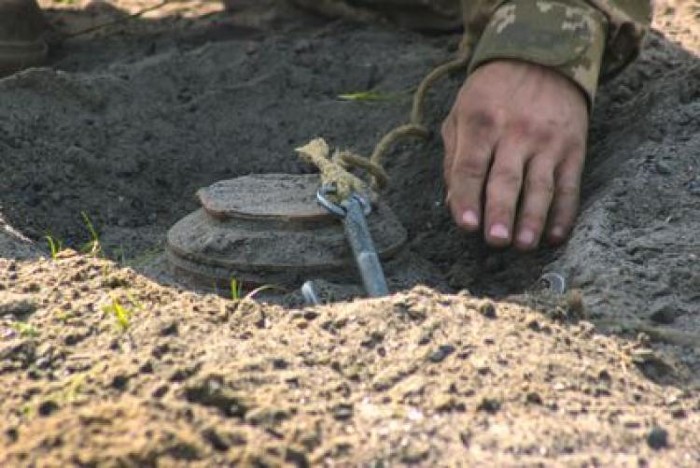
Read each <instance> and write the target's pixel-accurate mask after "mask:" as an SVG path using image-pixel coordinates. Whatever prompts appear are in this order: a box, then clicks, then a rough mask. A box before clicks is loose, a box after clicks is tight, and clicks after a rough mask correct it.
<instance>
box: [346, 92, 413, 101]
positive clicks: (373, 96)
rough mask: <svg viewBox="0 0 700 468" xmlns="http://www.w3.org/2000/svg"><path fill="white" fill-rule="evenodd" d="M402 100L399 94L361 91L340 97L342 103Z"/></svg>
mask: <svg viewBox="0 0 700 468" xmlns="http://www.w3.org/2000/svg"><path fill="white" fill-rule="evenodd" d="M400 98H401V95H399V94H389V93H379V92H377V91H360V92H357V93H347V94H341V95H339V96H338V99H340V100H342V101H352V102H381V101H395V100H397V99H400Z"/></svg>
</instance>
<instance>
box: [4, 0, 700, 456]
mask: <svg viewBox="0 0 700 468" xmlns="http://www.w3.org/2000/svg"><path fill="white" fill-rule="evenodd" d="M248 3H250V2H248ZM252 3H255V2H252ZM676 3H677V4H678V5H676V7H677V8H676V9H663V8H662V9H661V10H660V11H663V12H664V14H663V15H660V16H659V18H657V25H661V26H663V25H666V26H665V27H664V32H665V34H667V35H668V37H665V36H663V35H662V34H661V33H659V32H655V33H654V34H653V35H652V36H651V38H650V40H649V41H648V45H647V47H646V49H645V51H644V53H643V56H642V58H641V59H640V60H639V61H638V62H637V63H636V64H635V65H633V66H632V67H630V68H629V69H628V70H627V71H626V72H625V73H624V74H623V75H622V76H620V77H619V78H617V79H616V80H614V81H613V82H611V83H609V84H607V85H606V86H604V87H603V89H602V90H601V92H600V95H599V98H598V102H597V104H596V109H595V114H594V116H593V127H592V131H591V147H590V151H589V153H590V154H589V158H588V166H587V173H586V176H585V183H586V187H585V190H584V200H583V209H582V213H581V216H580V220H579V224H578V226H577V228H576V230H575V232H574V234H573V236H572V239H571V241H570V242H569V243H568V244H567V245H566V246H564V247H563V248H561V249H558V250H551V249H542V250H540V251H539V252H537V253H535V254H531V255H526V256H523V255H520V254H516V253H514V252H510V251H494V250H491V249H488V248H486V247H485V246H484V245H483V243H482V242H481V241H480V240H479V239H478V238H473V237H469V236H465V235H464V234H463V233H461V232H459V231H458V230H457V229H456V228H454V226H453V223H452V221H451V220H450V217H449V214H448V213H447V210H446V209H445V208H444V206H443V189H444V187H443V184H442V181H441V154H442V148H441V144H440V142H439V139H438V138H432V139H430V140H429V141H427V142H415V143H414V142H411V143H406V144H401V145H399V146H397V147H396V148H395V149H394V150H393V151H392V153H391V155H390V156H389V158H388V167H387V169H388V172H389V173H390V174H391V176H392V179H393V180H392V185H391V188H390V190H389V191H388V192H387V193H386V195H385V200H386V201H387V202H388V203H389V204H390V205H391V207H392V209H393V211H394V212H395V213H396V214H397V215H398V216H399V218H400V219H401V221H402V223H403V224H404V225H405V226H406V228H407V229H408V231H409V238H410V240H409V248H408V250H407V251H406V252H405V253H404V255H403V256H402V257H401V260H400V261H401V262H403V263H402V264H401V266H400V267H398V268H396V270H397V271H401V272H404V273H406V272H410V275H408V276H409V277H410V278H414V280H413V281H403V280H402V281H400V282H397V281H396V280H397V278H392V279H393V280H395V281H394V283H393V284H397V285H398V284H401V286H402V287H401V288H397V289H401V290H398V291H397V294H396V295H394V296H392V297H390V298H387V299H383V300H375V301H356V302H349V303H340V304H333V305H328V306H325V307H318V308H283V307H278V306H273V305H264V304H258V303H255V302H253V301H251V300H243V301H240V300H228V299H225V298H222V297H218V296H213V295H206V294H201V293H198V292H196V291H188V290H185V289H184V288H183V287H182V286H178V285H177V284H174V283H173V278H171V277H169V276H168V274H167V272H166V271H165V270H164V269H163V259H162V252H163V241H164V239H165V234H166V232H167V230H168V229H169V228H170V226H171V225H172V224H173V223H174V222H175V221H177V220H178V219H180V218H181V217H183V216H184V215H186V214H188V213H189V212H191V211H192V210H194V209H195V208H196V201H195V199H194V197H193V194H194V193H195V192H196V190H197V189H198V188H200V187H204V186H208V185H210V184H212V183H213V182H216V181H219V180H223V179H231V178H234V177H237V176H241V175H247V174H254V173H272V172H275V173H278V172H286V173H291V174H301V173H307V172H310V170H311V169H310V168H309V167H307V166H305V165H304V164H302V163H301V162H299V161H298V159H297V158H296V156H295V155H294V154H293V148H295V147H296V146H299V145H300V144H303V143H305V142H307V141H308V140H310V139H311V138H314V137H316V136H319V135H320V136H323V137H325V138H327V139H328V140H329V141H330V142H331V143H332V144H334V145H337V146H339V147H352V148H353V149H355V150H358V151H362V152H367V151H369V150H370V149H371V148H372V146H373V145H374V142H375V141H376V139H377V138H378V137H379V136H380V135H381V134H383V133H384V132H385V131H386V130H388V129H390V128H391V127H393V126H394V125H396V124H397V123H400V122H402V121H404V120H405V118H406V115H407V112H408V110H409V107H410V91H411V90H412V89H413V87H414V86H415V85H416V83H417V82H418V81H419V80H420V78H421V77H422V76H423V75H424V74H425V73H426V72H427V71H429V70H430V69H431V68H432V67H433V66H434V65H436V64H437V63H440V62H442V61H444V60H445V59H447V58H448V57H449V56H450V51H451V50H453V49H454V47H455V44H456V41H457V38H454V37H434V38H426V37H423V36H419V35H416V34H412V33H408V32H400V31H392V30H386V29H380V28H376V27H370V26H361V25H351V24H345V23H332V24H330V25H328V24H323V23H320V22H319V21H318V20H317V19H314V18H311V17H307V16H304V15H303V14H301V13H299V12H295V11H293V10H288V9H284V8H282V9H280V10H277V9H274V8H272V7H271V6H270V5H268V4H267V3H265V5H267V6H269V7H270V8H269V9H267V10H265V9H264V8H262V7H261V6H260V5H262V4H260V5H257V6H253V7H250V8H251V9H246V8H247V7H246V8H243V7H242V9H241V10H240V11H237V12H236V15H234V17H233V19H231V18H230V17H229V16H227V15H224V14H220V13H216V14H212V15H209V16H207V17H200V18H195V19H188V18H182V17H174V16H169V17H162V18H159V17H157V16H153V17H150V16H149V17H148V18H142V19H137V20H132V21H131V22H129V23H119V25H117V26H114V27H112V28H107V29H104V30H100V31H99V32H98V33H97V34H95V35H93V36H91V37H90V38H89V39H81V38H79V37H78V38H76V39H74V40H71V41H68V42H66V43H65V44H64V45H63V48H62V49H61V50H59V51H58V52H57V53H56V54H55V56H54V58H53V60H54V62H53V64H52V65H53V68H44V69H33V70H28V71H25V72H23V73H20V74H17V75H15V76H12V77H9V78H7V79H4V80H0V102H2V106H0V163H1V164H0V414H1V415H2V417H0V429H1V430H2V432H1V433H0V437H4V441H3V443H4V444H5V445H4V447H5V449H3V450H0V465H3V466H5V465H7V466H15V465H32V464H35V465H57V466H64V465H69V464H74V465H95V464H97V465H103V464H104V465H110V464H115V465H128V466H154V465H156V464H158V463H165V464H169V465H170V464H172V465H188V466H189V465H197V464H201V465H202V466H211V465H226V464H233V463H248V464H253V463H255V464H259V465H276V464H282V463H287V464H294V465H298V466H304V465H307V464H310V463H315V464H321V463H325V464H380V463H381V464H384V463H392V464H393V463H406V464H411V463H413V464H423V465H435V464H445V465H448V464H455V463H460V462H462V463H465V462H466V463H468V464H487V463H488V464H494V461H495V464H498V465H512V464H518V465H523V464H535V463H548V462H558V463H570V464H574V463H575V464H592V465H596V464H602V465H620V464H640V465H643V464H646V463H652V464H665V465H672V466H690V465H695V464H700V450H698V447H700V440H698V435H697V431H696V428H697V426H698V423H699V422H700V421H699V420H700V399H699V398H698V392H697V389H698V384H700V378H699V377H698V376H700V354H699V352H700V344H699V343H700V269H698V267H697V265H698V256H699V255H700V238H698V236H697V232H698V230H700V218H699V217H698V215H697V213H698V212H699V209H700V172H699V168H700V91H699V90H700V60H699V59H698V58H697V56H696V55H694V53H697V49H693V47H694V46H693V44H695V43H694V42H693V40H694V39H693V38H694V37H696V36H694V35H693V34H695V33H694V31H695V28H694V27H693V25H694V24H697V23H693V22H692V21H694V19H693V16H692V15H694V14H696V13H697V12H694V10H693V6H692V2H676ZM669 4H670V3H669ZM117 5H122V6H125V5H126V6H128V5H131V7H132V8H136V7H137V6H138V5H139V3H138V2H132V3H130V2H121V3H117ZM183 5H188V8H189V7H192V4H184V3H183ZM197 5H199V4H197ZM674 5H675V4H674ZM171 8H180V7H173V6H171ZM181 8H183V10H182V11H180V10H178V11H180V12H185V6H182V7H181ZM192 8H193V9H192V11H189V10H188V11H189V13H187V14H184V16H187V15H188V14H191V13H193V12H196V11H197V9H196V8H195V7H192ZM197 8H202V9H204V10H206V9H208V8H211V5H209V4H207V5H204V4H202V5H200V6H199V7H197ZM200 11H203V10H200ZM206 11H207V12H209V10H206ZM125 14H126V13H125V12H124V11H119V10H114V9H104V8H102V7H99V5H98V6H95V5H92V6H91V7H90V8H87V9H85V10H74V11H54V12H52V13H51V15H50V17H51V18H52V19H53V20H54V22H56V23H58V20H59V19H60V20H61V21H63V22H64V23H63V24H62V27H67V28H68V27H75V25H76V24H79V25H80V27H84V26H85V25H89V24H91V22H93V21H94V18H102V17H103V16H107V17H113V18H117V19H119V18H124V16H125ZM679 18H680V19H681V21H680V22H679ZM280 25H283V27H281V26H280ZM668 25H674V26H673V27H671V26H668ZM669 39H672V40H673V41H676V43H673V42H671V41H670V40H669ZM679 44H680V45H679ZM684 47H685V48H684ZM462 79H463V77H462V76H453V77H450V78H449V79H448V80H446V82H444V83H441V84H440V86H438V87H437V88H436V89H435V90H434V91H433V92H432V93H431V95H430V99H429V103H428V114H429V115H430V116H431V119H432V122H431V125H432V127H433V128H437V126H438V124H439V122H440V120H441V119H442V117H443V115H444V114H445V112H446V109H448V108H449V104H450V102H451V100H452V99H453V96H454V93H455V91H456V90H457V88H458V87H459V85H460V83H461V80H462ZM366 90H375V91H378V92H380V93H384V94H385V95H386V97H387V99H386V100H380V101H377V102H362V101H354V102H353V101H350V102H347V101H343V100H341V99H339V98H338V96H339V95H341V94H345V93H353V92H359V91H366ZM416 194H420V196H416ZM87 220H89V222H88V221H87ZM90 223H91V224H94V226H95V227H96V228H97V231H98V232H99V240H100V243H101V245H102V247H103V250H102V253H103V254H104V255H105V256H106V257H107V258H109V259H111V260H108V259H106V258H95V256H94V255H79V254H76V253H75V252H73V251H72V250H65V251H63V252H61V253H60V254H59V255H58V256H57V257H56V258H55V259H48V258H46V257H48V256H49V255H48V252H47V250H46V249H45V248H44V245H45V236H51V237H52V239H53V240H54V242H60V243H61V244H63V245H65V246H67V247H72V248H74V249H79V248H80V247H82V246H83V245H84V244H85V243H87V242H89V241H90V240H91V237H90V236H91V233H90V232H89V229H88V226H86V224H90ZM92 240H94V239H92ZM42 255H43V257H44V258H41V257H42ZM545 271H555V272H559V273H561V274H563V275H564V276H566V278H567V279H568V280H569V283H570V284H571V285H572V287H573V288H576V291H573V292H571V293H569V295H568V296H565V297H552V296H549V295H547V294H546V293H543V292H533V288H532V287H533V285H534V284H535V283H536V282H537V279H538V278H539V276H540V274H541V273H542V272H545ZM397 276H398V274H397ZM404 276H406V275H404ZM425 278H430V280H429V281H426V280H425ZM422 282H426V283H428V284H429V285H430V286H432V287H434V288H436V290H431V289H428V288H426V287H425V286H420V287H418V288H416V289H412V290H411V286H416V285H418V284H419V283H422ZM404 286H405V288H404ZM348 291H354V289H353V288H348ZM437 291H439V292H437ZM459 291H461V292H459ZM458 292H459V293H458ZM346 293H347V291H346ZM340 296H341V297H343V295H342V294H341V295H340ZM477 296H479V297H484V296H488V297H490V298H491V299H479V298H477ZM492 300H493V302H492ZM499 300H503V301H502V302H499ZM590 322H593V323H595V325H593V324H592V323H590Z"/></svg>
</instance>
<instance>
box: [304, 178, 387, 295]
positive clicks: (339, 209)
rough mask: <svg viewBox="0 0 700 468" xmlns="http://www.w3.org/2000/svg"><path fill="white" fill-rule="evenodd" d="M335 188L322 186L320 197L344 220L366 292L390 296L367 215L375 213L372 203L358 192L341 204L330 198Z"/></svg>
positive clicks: (331, 210)
mask: <svg viewBox="0 0 700 468" xmlns="http://www.w3.org/2000/svg"><path fill="white" fill-rule="evenodd" d="M333 191H334V189H333V187H328V186H324V187H321V189H320V190H319V191H318V194H317V200H318V202H319V204H321V205H322V206H323V207H325V208H326V209H327V210H328V211H329V212H331V213H332V214H334V215H336V216H338V217H339V218H341V219H342V220H343V226H344V228H345V237H346V238H347V239H348V243H349V244H350V248H351V249H352V253H353V256H354V257H355V263H356V264H357V268H358V270H359V271H360V276H361V277H362V283H363V284H364V287H365V291H367V294H368V295H369V296H370V297H382V296H387V295H389V287H388V286H387V282H386V277H385V276H384V270H383V269H382V263H381V261H380V259H379V254H377V249H376V248H375V246H374V241H373V240H372V234H371V233H370V230H369V226H368V224H367V215H369V214H370V213H371V212H372V205H371V204H370V203H369V202H368V201H366V200H365V199H364V198H363V197H362V196H361V195H359V194H356V193H355V194H353V195H351V196H350V198H348V199H347V200H345V201H343V202H342V203H341V204H340V205H338V204H336V203H333V202H331V201H330V200H328V198H327V197H326V195H328V194H329V193H333Z"/></svg>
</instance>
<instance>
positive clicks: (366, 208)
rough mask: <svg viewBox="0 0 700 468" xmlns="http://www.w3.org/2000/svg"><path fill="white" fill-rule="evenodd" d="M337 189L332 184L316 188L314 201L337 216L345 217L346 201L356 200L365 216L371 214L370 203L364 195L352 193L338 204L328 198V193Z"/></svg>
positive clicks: (335, 191) (346, 211) (331, 193)
mask: <svg viewBox="0 0 700 468" xmlns="http://www.w3.org/2000/svg"><path fill="white" fill-rule="evenodd" d="M337 191H338V189H337V188H336V187H335V186H334V185H330V184H326V185H323V186H321V188H320V189H318V192H316V201H317V202H318V204H319V205H321V206H322V207H324V208H325V209H326V210H328V212H330V213H331V214H334V215H335V216H337V217H339V218H345V216H347V214H348V203H349V201H350V199H352V200H356V201H357V202H359V203H360V205H361V206H362V211H363V212H364V213H365V216H369V215H370V214H372V204H371V203H370V202H369V201H367V199H366V198H365V197H363V196H361V195H359V194H357V193H353V194H352V195H350V199H349V200H344V201H343V202H342V203H340V204H338V203H334V202H332V201H331V200H330V199H329V198H328V195H333V194H335V193H337Z"/></svg>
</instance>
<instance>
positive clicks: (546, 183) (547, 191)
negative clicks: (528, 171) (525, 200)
mask: <svg viewBox="0 0 700 468" xmlns="http://www.w3.org/2000/svg"><path fill="white" fill-rule="evenodd" d="M526 189H527V191H528V192H531V193H539V194H542V195H545V196H551V195H553V194H554V180H553V178H552V176H551V175H545V174H536V175H530V176H528V178H527V182H526Z"/></svg>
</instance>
